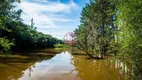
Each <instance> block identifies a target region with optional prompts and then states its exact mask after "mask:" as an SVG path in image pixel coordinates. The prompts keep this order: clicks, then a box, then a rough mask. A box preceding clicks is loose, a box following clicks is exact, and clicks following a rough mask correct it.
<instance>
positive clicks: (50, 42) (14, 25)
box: [0, 0, 63, 52]
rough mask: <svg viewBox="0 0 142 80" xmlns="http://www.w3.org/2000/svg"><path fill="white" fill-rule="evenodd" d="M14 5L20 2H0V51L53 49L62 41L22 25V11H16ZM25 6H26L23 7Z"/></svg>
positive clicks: (0, 0) (34, 28)
mask: <svg viewBox="0 0 142 80" xmlns="http://www.w3.org/2000/svg"><path fill="white" fill-rule="evenodd" d="M14 3H20V0H0V51H1V52H6V51H8V50H10V49H11V50H12V51H18V50H26V49H37V48H49V47H54V44H56V43H63V41H61V40H59V39H57V38H54V37H52V36H51V35H48V34H43V33H42V32H38V31H37V30H36V27H35V26H34V22H33V19H31V24H29V25H27V24H25V23H23V20H22V19H21V13H22V10H21V9H19V10H16V9H15V8H16V6H15V5H14ZM25 6H26V5H25Z"/></svg>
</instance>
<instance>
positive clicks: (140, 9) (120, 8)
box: [75, 0, 142, 80]
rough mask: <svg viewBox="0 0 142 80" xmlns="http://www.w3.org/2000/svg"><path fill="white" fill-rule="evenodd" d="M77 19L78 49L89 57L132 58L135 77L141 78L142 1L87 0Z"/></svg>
mask: <svg viewBox="0 0 142 80" xmlns="http://www.w3.org/2000/svg"><path fill="white" fill-rule="evenodd" d="M80 22H81V24H80V25H79V26H78V28H77V29H76V30H75V33H76V37H77V41H78V43H79V45H78V46H77V47H78V48H79V49H82V50H84V51H85V52H86V53H87V54H88V55H89V56H90V57H94V56H93V55H92V54H94V55H96V56H98V57H99V58H103V56H105V55H108V54H115V55H120V56H121V57H123V58H124V59H126V60H128V59H131V60H132V64H133V70H134V75H135V76H134V79H135V80H141V79H142V0H90V3H89V4H86V6H85V7H84V8H83V10H82V13H81V21H80Z"/></svg>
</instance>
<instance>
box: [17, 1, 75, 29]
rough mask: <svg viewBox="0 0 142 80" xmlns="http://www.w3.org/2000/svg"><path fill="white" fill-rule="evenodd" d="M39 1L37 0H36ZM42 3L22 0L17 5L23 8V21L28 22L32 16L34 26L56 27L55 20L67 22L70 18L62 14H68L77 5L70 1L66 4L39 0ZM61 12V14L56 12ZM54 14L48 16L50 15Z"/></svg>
mask: <svg viewBox="0 0 142 80" xmlns="http://www.w3.org/2000/svg"><path fill="white" fill-rule="evenodd" d="M36 1H38V2H39V0H36ZM41 2H44V4H43V3H37V2H29V1H22V2H21V3H20V4H19V7H20V8H21V9H22V10H23V13H24V14H22V18H23V19H24V22H25V23H27V24H30V20H31V19H32V18H33V19H34V22H35V23H36V24H35V26H37V27H38V28H45V27H46V28H55V27H57V25H56V22H57V21H58V22H67V21H72V19H67V18H66V17H65V16H61V15H62V14H68V13H70V12H71V11H72V10H73V9H75V8H77V5H76V4H75V3H74V2H73V1H70V2H69V3H68V4H65V3H61V2H59V1H56V2H49V1H46V0H41ZM58 13H61V14H58ZM51 14H52V15H55V16H50V15H51Z"/></svg>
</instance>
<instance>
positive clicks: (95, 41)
mask: <svg viewBox="0 0 142 80" xmlns="http://www.w3.org/2000/svg"><path fill="white" fill-rule="evenodd" d="M115 6H116V5H115V3H114V2H113V1H111V0H90V3H89V4H87V5H86V6H85V7H84V8H83V10H82V13H81V21H80V22H81V24H80V25H79V26H78V29H76V30H75V33H76V36H77V40H78V42H79V43H80V44H81V45H82V47H83V46H84V49H86V51H90V50H92V51H94V53H98V54H100V55H101V56H102V55H106V54H108V53H107V52H108V50H109V51H110V50H111V49H112V48H108V47H109V46H110V44H111V43H112V41H113V42H116V41H115V36H116V34H115V33H116V32H117V26H115V25H114V21H115V18H116V16H115V13H116V9H115ZM78 47H80V48H81V46H80V45H79V46H78Z"/></svg>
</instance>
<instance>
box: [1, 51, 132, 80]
mask: <svg viewBox="0 0 142 80" xmlns="http://www.w3.org/2000/svg"><path fill="white" fill-rule="evenodd" d="M131 74H132V70H131V68H128V66H127V65H125V64H123V63H122V62H121V61H120V60H117V59H115V60H114V59H103V60H93V59H87V58H86V56H83V55H82V56H81V55H71V53H69V52H68V51H64V52H61V53H58V54H56V55H55V56H54V57H49V59H46V60H42V59H41V60H38V61H28V60H22V61H21V60H17V61H8V62H0V80H17V79H18V80H130V79H131V77H130V75H131Z"/></svg>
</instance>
